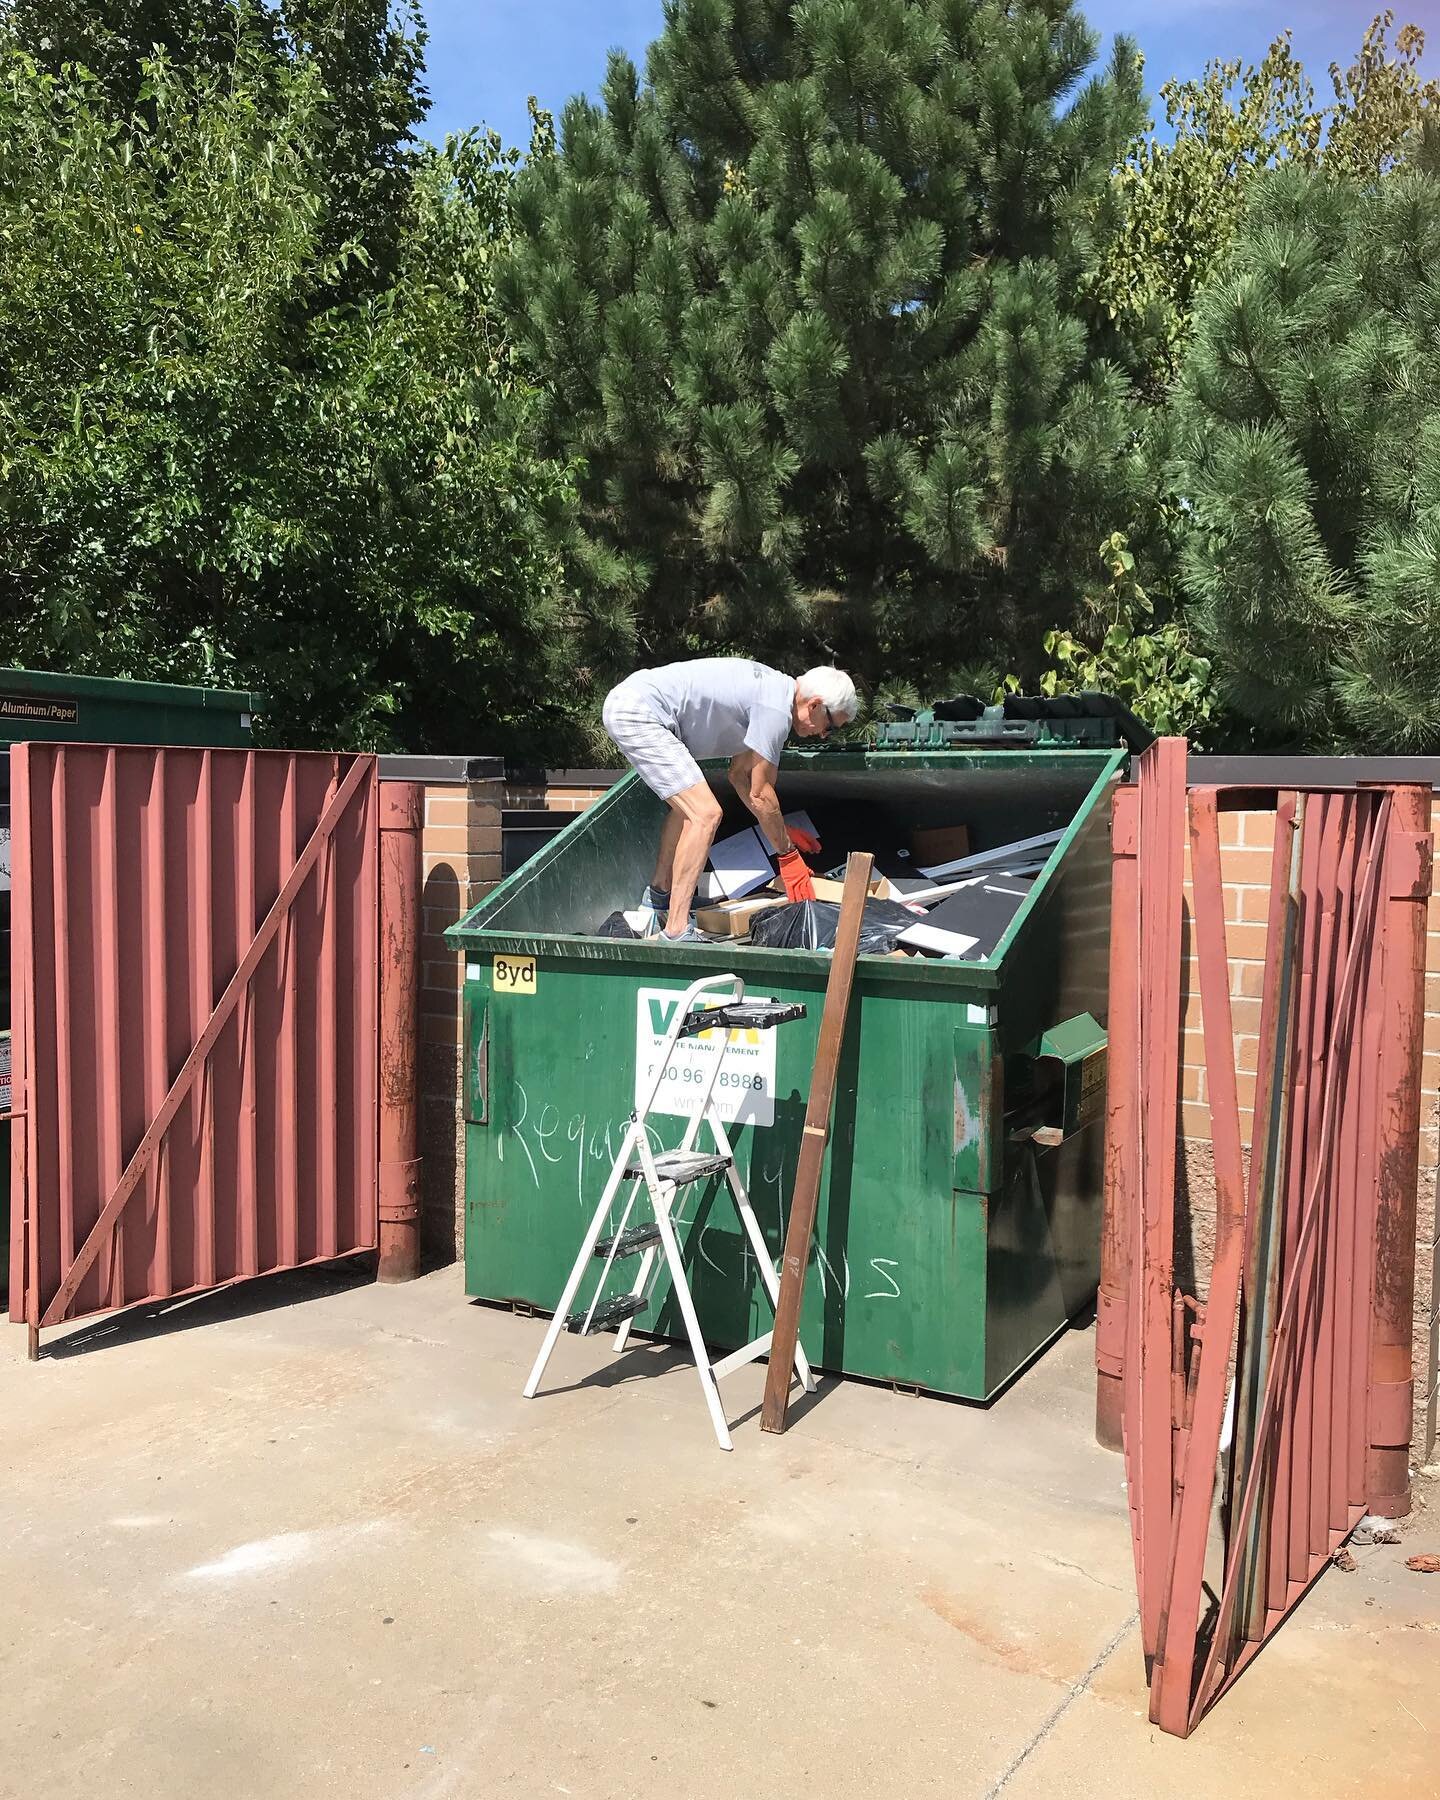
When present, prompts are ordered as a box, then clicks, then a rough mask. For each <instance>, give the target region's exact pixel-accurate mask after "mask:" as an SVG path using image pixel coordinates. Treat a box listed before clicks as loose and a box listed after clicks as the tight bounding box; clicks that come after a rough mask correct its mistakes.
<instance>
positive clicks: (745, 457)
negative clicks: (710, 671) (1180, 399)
mask: <svg viewBox="0 0 1440 1800" xmlns="http://www.w3.org/2000/svg"><path fill="white" fill-rule="evenodd" d="M665 18H666V22H665V28H664V30H663V32H662V34H661V36H660V38H659V39H658V40H657V41H656V43H655V44H654V45H653V46H652V47H651V50H650V54H649V60H648V64H647V73H646V78H645V80H644V81H643V82H642V81H641V80H640V78H639V76H638V75H637V72H636V70H635V69H634V67H633V66H632V65H631V63H630V62H629V61H628V60H627V59H626V58H625V57H624V56H623V55H619V54H616V55H614V56H612V58H611V61H610V66H609V71H608V74H607V77H606V80H605V84H604V94H603V104H602V105H599V106H595V105H590V104H587V103H586V102H584V101H582V100H576V101H572V102H571V103H570V105H569V106H568V107H567V108H566V109H565V112H564V115H563V119H562V126H561V148H560V151H559V153H558V155H557V156H556V157H554V158H553V159H542V160H541V161H539V162H538V163H537V164H535V165H533V166H531V167H529V168H527V169H526V170H525V171H524V172H523V173H522V174H521V175H520V177H519V178H518V181H517V186H516V199H515V209H516V218H517V221H518V224H519V230H520V241H519V242H517V245H516V247H515V249H514V252H513V254H511V255H510V256H509V257H508V258H507V262H506V267H505V270H504V272H503V275H502V280H501V289H500V291H501V294H502V298H503V300H504V303H505V305H506V307H507V310H508V314H509V317H510V319H511V321H512V323H513V328H514V331H515V333H516V336H517V339H518V340H519V343H520V345H521V346H522V348H523V350H524V352H525V354H526V356H527V359H528V364H529V366H530V367H531V368H532V369H533V370H534V371H535V373H536V375H537V377H538V379H539V380H540V381H541V383H542V385H543V388H544V393H545V415H544V426H545V437H544V442H545V444H546V446H547V447H548V448H550V449H551V450H552V451H553V452H554V453H555V454H557V455H561V456H565V457H570V456H579V457H581V458H583V459H584V468H585V473H584V478H583V483H582V496H583V508H582V511H581V514H580V516H579V518H578V519H577V520H576V521H575V522H574V525H573V528H572V530H571V532H570V534H569V538H568V541H567V544H566V548H567V552H568V555H569V559H570V565H571V567H572V569H574V570H575V572H576V583H577V587H578V588H579V590H580V592H581V594H582V596H583V598H584V604H585V614H586V619H587V623H588V627H589V631H588V638H587V650H588V653H589V655H590V657H591V658H592V659H593V661H594V663H595V665H596V666H597V668H599V669H600V670H602V671H604V670H607V669H613V668H615V667H617V666H621V665H623V663H624V661H625V660H626V659H633V658H635V657H644V658H648V659H651V660H663V659H664V658H666V657H669V656H674V655H684V654H687V653H692V654H693V653H695V652H696V651H699V650H703V649H704V648H707V647H712V646H717V645H724V646H727V647H733V648H737V649H740V648H743V649H748V650H751V651H754V652H757V653H762V654H770V655H773V656H775V657H777V658H781V659H788V660H791V661H794V660H795V659H797V658H800V659H808V660H815V659H816V658H817V657H819V656H822V655H833V656H834V657H836V658H837V659H839V660H842V661H844V662H845V663H847V664H849V665H851V666H853V667H855V668H856V669H857V670H858V671H859V672H860V673H861V674H862V675H863V676H865V677H867V678H868V679H869V680H870V681H871V682H872V683H876V684H878V683H879V682H881V681H882V680H883V681H887V682H892V683H893V682H895V681H900V682H905V681H923V682H924V683H925V684H926V685H927V686H928V687H929V688H930V690H931V691H938V690H939V689H940V688H942V687H943V686H944V684H945V683H946V682H947V680H948V679H950V677H951V672H952V671H954V670H955V669H956V668H957V667H958V666H959V665H961V664H962V663H964V662H965V661H967V660H973V659H978V658H982V657H984V656H985V655H988V654H989V653H990V652H991V651H992V650H995V649H996V647H997V646H998V647H999V653H1000V654H1002V655H1006V656H1009V655H1012V654H1013V655H1014V656H1015V657H1016V658H1018V659H1019V660H1020V662H1021V663H1022V665H1024V664H1025V663H1027V662H1028V663H1029V664H1030V665H1034V664H1035V663H1036V662H1037V661H1038V656H1039V644H1040V637H1041V633H1042V631H1043V628H1044V626H1045V625H1047V624H1050V623H1053V622H1054V621H1055V620H1057V619H1062V618H1065V617H1067V616H1068V614H1069V613H1070V611H1071V610H1072V608H1073V607H1074V605H1075V604H1076V601H1077V599H1078V596H1079V593H1080V589H1081V586H1082V584H1083V573H1082V571H1084V570H1086V569H1088V566H1089V564H1090V559H1091V558H1092V556H1093V546H1094V545H1095V543H1096V542H1097V541H1098V539H1099V537H1100V536H1101V534H1102V530H1103V529H1104V528H1105V527H1107V526H1108V525H1109V524H1110V523H1111V522H1112V521H1113V519H1114V518H1115V517H1117V516H1121V515H1122V514H1123V513H1124V512H1125V510H1126V507H1127V502H1128V498H1129V497H1130V496H1132V495H1133V494H1134V493H1135V491H1136V489H1137V488H1138V485H1139V484H1140V482H1141V480H1142V479H1143V475H1142V466H1141V463H1140V459H1139V458H1138V456H1137V455H1136V454H1135V451H1134V442H1133V433H1132V430H1131V405H1132V396H1131V393H1130V390H1129V387H1128V384H1127V382H1126V380H1125V379H1124V377H1123V375H1122V373H1121V371H1120V370H1119V368H1118V367H1117V366H1116V364H1115V362H1114V360H1112V354H1111V353H1112V352H1113V351H1114V350H1115V348H1116V346H1115V345H1114V343H1113V342H1112V339H1111V337H1110V334H1109V333H1108V331H1107V330H1105V329H1104V328H1103V325H1102V326H1097V325H1096V323H1095V321H1094V316H1093V312H1092V311H1087V308H1086V306H1085V305H1084V304H1082V302H1081V299H1080V288H1081V286H1082V284H1083V280H1084V271H1085V268H1086V264H1087V258H1088V243H1087V239H1086V222H1087V220H1088V218H1089V217H1090V216H1091V214H1092V213H1093V211H1094V208H1095V205H1096V203H1097V195H1098V193H1099V192H1100V190H1102V189H1104V188H1105V187H1106V185H1107V184H1108V181H1109V175H1110V171H1111V169H1112V168H1113V166H1114V164H1115V161H1116V160H1117V158H1118V156H1119V155H1120V153H1121V150H1122V148H1123V145H1124V143H1125V142H1126V141H1127V140H1128V137H1129V135H1130V134H1131V133H1132V132H1133V131H1134V130H1135V128H1136V126H1137V125H1138V122H1139V119H1140V117H1141V116H1142V114H1141V102H1140V97H1139V90H1138V62H1137V58H1136V57H1135V55H1134V53H1133V51H1132V50H1131V48H1130V47H1129V46H1128V45H1127V44H1126V43H1124V42H1120V43H1117V45H1116V48H1115V53H1114V56H1113V58H1112V61H1111V63H1110V65H1109V67H1108V69H1106V70H1105V71H1104V72H1102V73H1100V74H1098V75H1096V76H1094V77H1093V78H1092V79H1090V80H1088V81H1087V80H1086V79H1085V75H1086V70H1087V68H1088V67H1089V65H1090V64H1091V63H1092V61H1093V58H1094V55H1095V49H1096V39H1095V37H1094V34H1092V33H1091V32H1090V31H1089V30H1088V29H1087V28H1086V27H1085V25H1084V23H1083V21H1082V20H1081V18H1080V17H1079V15H1078V14H1077V13H1076V12H1075V11H1074V9H1073V7H1072V6H1071V5H1069V4H1068V3H1067V0H1011V3H1009V4H1000V3H999V0H983V3H982V4H978V5H977V4H973V3H972V0H800V3H799V4H791V3H790V0H667V6H666V14H665Z"/></svg>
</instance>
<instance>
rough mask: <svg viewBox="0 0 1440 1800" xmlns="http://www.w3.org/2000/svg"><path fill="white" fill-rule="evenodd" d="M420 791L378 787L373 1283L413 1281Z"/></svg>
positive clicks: (416, 1255)
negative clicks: (376, 1253) (376, 1239)
mask: <svg viewBox="0 0 1440 1800" xmlns="http://www.w3.org/2000/svg"><path fill="white" fill-rule="evenodd" d="M424 816H425V790H424V789H423V788H422V787H421V786H420V784H419V782H416V781H382V782H381V783H380V1266H379V1270H378V1274H379V1278H380V1280H381V1281H413V1280H414V1279H415V1277H416V1276H417V1275H418V1274H419V1273H420V1160H421V1159H420V1157H419V1156H418V1155H417V1154H416V1151H417V1144H418V1111H419V1096H418V1085H419V1084H418V1079H417V1077H418V1070H419V1034H420V890H421V871H422V861H421V851H420V830H421V826H422V824H423V822H424Z"/></svg>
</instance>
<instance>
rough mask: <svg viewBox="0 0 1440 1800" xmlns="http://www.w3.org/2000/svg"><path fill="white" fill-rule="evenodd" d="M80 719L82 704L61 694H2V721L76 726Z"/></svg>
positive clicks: (0, 700)
mask: <svg viewBox="0 0 1440 1800" xmlns="http://www.w3.org/2000/svg"><path fill="white" fill-rule="evenodd" d="M79 718H80V702H79V701H78V700H69V699H66V698H64V697H63V696H62V695H60V694H51V695H45V694H0V719H21V720H25V721H28V722H31V723H36V724H40V725H74V724H76V723H77V722H78V720H79Z"/></svg>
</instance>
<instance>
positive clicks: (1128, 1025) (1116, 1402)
mask: <svg viewBox="0 0 1440 1800" xmlns="http://www.w3.org/2000/svg"><path fill="white" fill-rule="evenodd" d="M1139 802H1140V790H1139V789H1138V788H1136V787H1133V786H1132V787H1117V788H1116V790H1115V793H1114V797H1113V801H1112V811H1111V815H1110V848H1111V855H1112V858H1113V861H1112V863H1111V869H1112V874H1111V883H1110V996H1109V1010H1108V1012H1107V1013H1106V1015H1105V1018H1106V1027H1105V1029H1106V1039H1107V1047H1106V1057H1105V1082H1106V1094H1105V1179H1104V1209H1103V1217H1102V1223H1101V1227H1100V1291H1099V1293H1098V1294H1097V1296H1096V1300H1095V1436H1096V1439H1097V1441H1098V1442H1099V1443H1101V1444H1103V1445H1104V1446H1105V1448H1106V1449H1107V1450H1119V1449H1120V1448H1121V1447H1122V1445H1123V1442H1124V1432H1123V1429H1122V1424H1121V1421H1122V1419H1123V1417H1124V1412H1125V1386H1124V1381H1123V1379H1122V1372H1123V1369H1124V1362H1125V1311H1126V1296H1127V1293H1128V1290H1129V1284H1130V1238H1129V1232H1130V1225H1131V1218H1132V1208H1133V1207H1134V1206H1135V1203H1136V1202H1135V1194H1136V1186H1137V1176H1136V1162H1137V1160H1138V1143H1139V1121H1138V1118H1137V1109H1136V1079H1137V1077H1138V1075H1139V1060H1138V1059H1139V1055H1140V1048H1139V1045H1138V1043H1137V1042H1136V1037H1135V1027H1136V1023H1137V1018H1138V1011H1139V1003H1140V943H1139V890H1138V879H1139V877H1138V870H1137V866H1136V860H1135V856H1136V850H1137V848H1138V846H1137V843H1136V837H1137V833H1138V830H1139V822H1140V821H1139V813H1140V804H1139Z"/></svg>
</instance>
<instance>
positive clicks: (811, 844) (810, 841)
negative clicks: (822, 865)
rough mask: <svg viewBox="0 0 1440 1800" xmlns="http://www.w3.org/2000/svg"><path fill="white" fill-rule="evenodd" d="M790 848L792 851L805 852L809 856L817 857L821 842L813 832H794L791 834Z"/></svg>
mask: <svg viewBox="0 0 1440 1800" xmlns="http://www.w3.org/2000/svg"><path fill="white" fill-rule="evenodd" d="M790 848H791V849H792V850H803V851H804V852H805V854H806V855H807V856H815V855H818V854H819V850H820V840H819V838H818V837H816V835H815V833H814V832H813V831H792V832H791V833H790Z"/></svg>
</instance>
